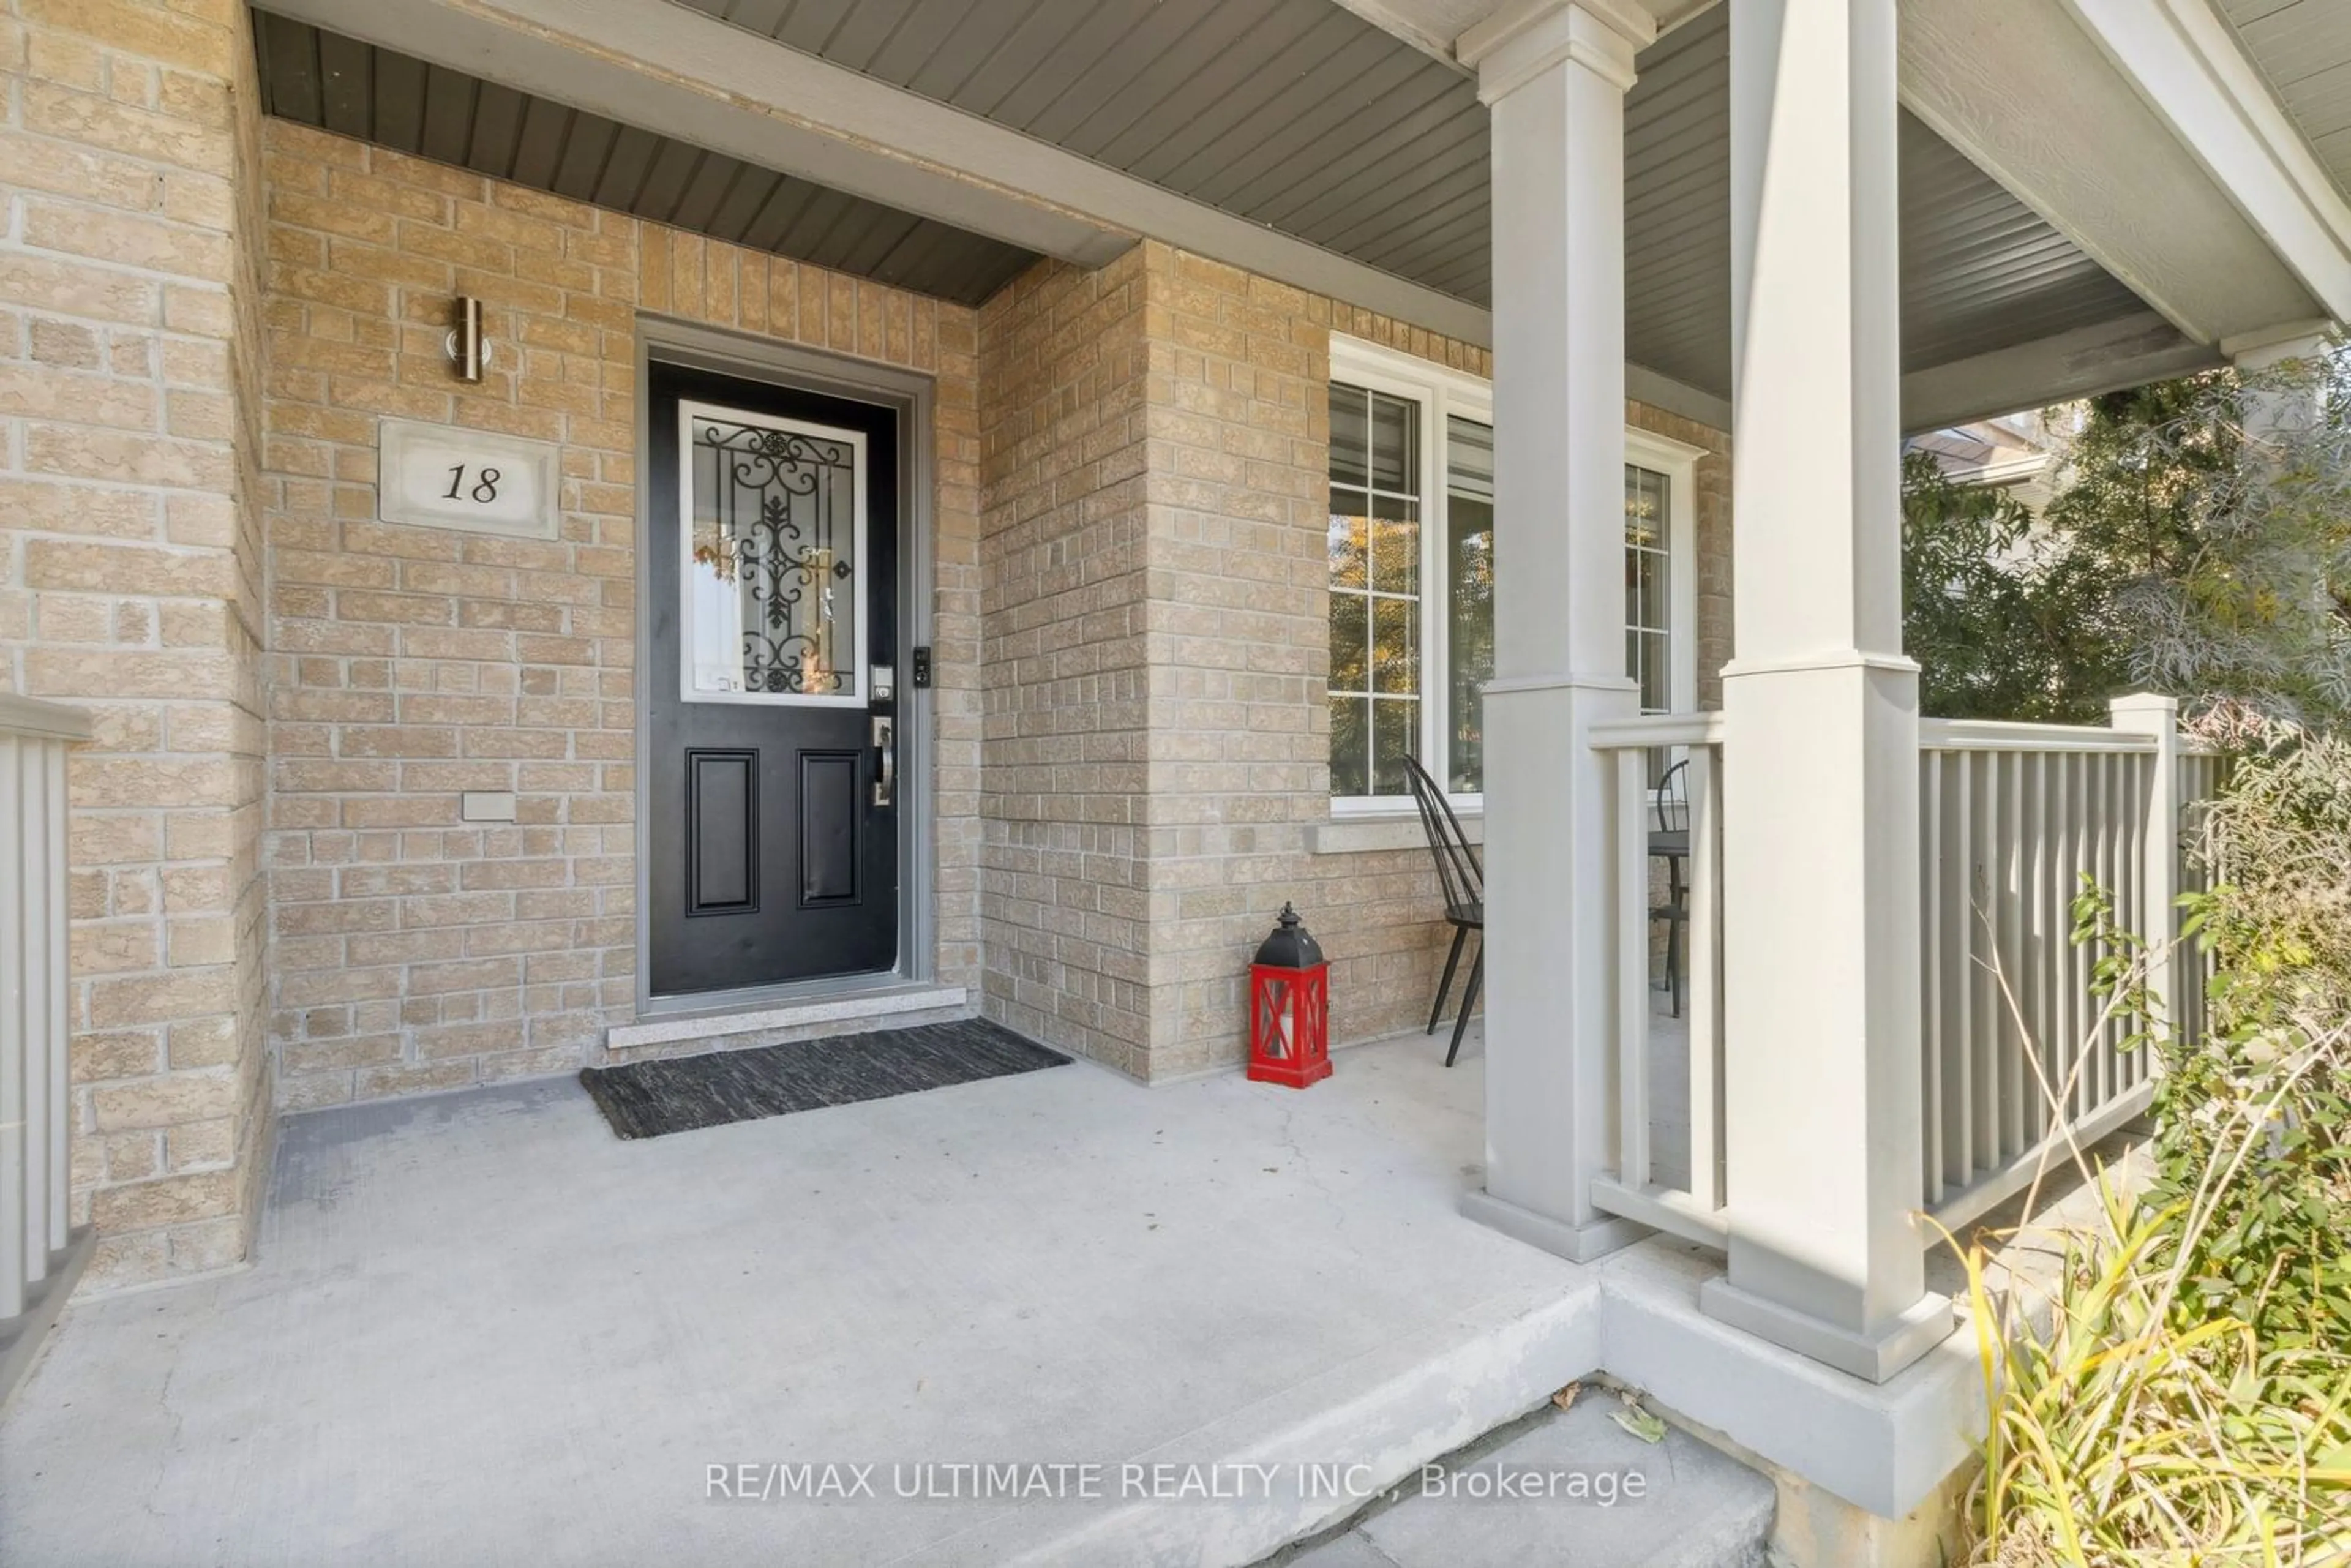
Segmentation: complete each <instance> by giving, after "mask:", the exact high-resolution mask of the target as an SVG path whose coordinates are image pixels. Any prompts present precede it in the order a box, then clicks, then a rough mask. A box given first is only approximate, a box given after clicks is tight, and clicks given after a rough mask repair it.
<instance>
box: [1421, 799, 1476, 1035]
mask: <svg viewBox="0 0 2351 1568" xmlns="http://www.w3.org/2000/svg"><path fill="white" fill-rule="evenodd" d="M1404 767H1405V778H1406V779H1409V780H1410V781H1411V784H1412V800H1413V804H1414V805H1416V806H1417V807H1419V808H1420V826H1421V831H1423V832H1425V833H1426V834H1427V835H1428V852H1429V856H1430V858H1431V859H1433V860H1435V861H1436V862H1437V888H1438V890H1439V891H1440V892H1442V893H1443V894H1444V895H1445V918H1446V919H1447V921H1449V922H1451V923H1452V925H1453V951H1451V952H1450V953H1447V955H1446V956H1445V978H1444V979H1442V980H1440V981H1438V982H1437V1005H1436V1006H1435V1007H1432V1008H1430V1009H1428V1031H1427V1032H1429V1033H1430V1034H1435V1033H1436V1032H1437V1019H1440V1018H1442V1017H1444V1016H1445V998H1446V995H1447V992H1449V991H1451V990H1452V989H1453V974H1454V971H1455V969H1457V968H1458V967H1459V966H1460V963H1461V947H1462V944H1464V943H1466V942H1468V940H1469V933H1471V932H1472V931H1475V932H1477V933H1478V957H1477V961H1476V962H1474V963H1472V964H1471V965H1470V966H1469V984H1468V988H1466V989H1464V990H1463V991H1462V993H1461V1013H1460V1016H1459V1017H1458V1018H1456V1019H1454V1020H1453V1043H1452V1045H1451V1046H1450V1047H1449V1048H1447V1051H1446V1052H1445V1065H1446V1066H1447V1067H1450V1066H1452V1065H1453V1059H1454V1058H1455V1057H1457V1056H1458V1055H1460V1054H1461V1031H1462V1030H1466V1029H1468V1027H1469V1014H1470V1011H1471V1010H1472V1009H1475V1008H1476V1007H1477V1005H1478V988H1479V985H1480V984H1481V983H1482V982H1483V981H1484V980H1485V978H1486V935H1485V933H1486V873H1485V870H1484V868H1483V867H1481V866H1479V863H1478V852H1477V851H1475V850H1473V849H1471V848H1470V847H1469V841H1468V838H1467V837H1466V836H1464V834H1463V833H1462V831H1461V819H1460V818H1458V817H1457V816H1455V815H1454V814H1453V806H1452V803H1451V802H1450V801H1448V800H1446V798H1445V791H1444V790H1442V789H1438V788H1437V780H1436V779H1431V778H1430V777H1429V776H1428V771H1427V769H1426V768H1423V767H1421V765H1420V764H1419V763H1418V762H1417V761H1416V760H1415V759H1414V758H1409V757H1407V758H1405V759H1404Z"/></svg>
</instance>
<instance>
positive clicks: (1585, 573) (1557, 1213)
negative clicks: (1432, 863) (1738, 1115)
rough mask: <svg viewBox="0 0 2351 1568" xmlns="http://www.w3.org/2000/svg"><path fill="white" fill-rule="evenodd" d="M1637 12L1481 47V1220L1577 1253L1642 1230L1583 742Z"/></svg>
mask: <svg viewBox="0 0 2351 1568" xmlns="http://www.w3.org/2000/svg"><path fill="white" fill-rule="evenodd" d="M1655 34H1656V26H1655V23H1654V22H1653V21H1652V20H1651V19H1650V17H1649V16H1648V14H1647V13H1646V11H1644V10H1642V9H1641V8H1640V7H1639V6H1637V5H1633V4H1630V3H1629V0H1573V3H1565V4H1554V5H1550V6H1548V7H1547V8H1541V9H1538V10H1533V11H1517V12H1514V13H1512V14H1511V16H1510V19H1509V20H1508V21H1507V22H1505V23H1502V24H1499V25H1492V24H1489V25H1488V26H1481V27H1479V28H1477V29H1474V30H1473V31H1472V32H1470V33H1468V34H1466V35H1464V36H1463V37H1462V39H1461V40H1460V44H1459V46H1458V53H1459V55H1460V57H1461V58H1462V59H1463V60H1464V62H1465V63H1468V64H1472V65H1475V66H1476V67H1477V68H1478V80H1479V97H1480V98H1482V99H1484V100H1485V101H1486V102H1487V103H1488V104H1489V105H1490V106H1491V107H1492V110H1493V123H1492V134H1493V193H1494V345H1495V347H1494V424H1495V475H1494V490H1495V512H1496V515H1497V516H1498V517H1500V518H1501V519H1502V521H1501V522H1500V523H1499V538H1500V540H1501V542H1500V544H1499V547H1498V549H1499V552H1500V553H1499V570H1497V571H1496V572H1495V577H1494V669H1495V678H1494V679H1493V680H1492V681H1491V682H1490V683H1489V685H1487V687H1486V791H1485V793H1486V844H1487V857H1486V933H1485V942H1486V948H1485V951H1486V997H1487V1000H1486V1186H1485V1189H1484V1190H1483V1191H1482V1192H1478V1193H1473V1194H1471V1195H1470V1196H1469V1197H1468V1198H1467V1199H1466V1200H1465V1201H1464V1204H1463V1211H1464V1212H1465V1213H1467V1214H1469V1215H1471V1216H1472V1217H1473V1218H1479V1219H1482V1220H1484V1221H1485V1222H1487V1223H1488V1224H1490V1225H1493V1226H1495V1227H1497V1228H1499V1229H1502V1230H1505V1231H1508V1232H1509V1233H1510V1234H1511V1235H1514V1236H1517V1237H1519V1238H1520V1239H1522V1240H1525V1241H1529V1242H1531V1243H1532V1244H1534V1245H1536V1246H1538V1247H1542V1248H1545V1249H1549V1250H1551V1251H1554V1252H1558V1253H1561V1254H1562V1255H1563V1256H1566V1257H1570V1258H1576V1259H1583V1258H1588V1257H1593V1256H1595V1255H1597V1254H1598V1253H1601V1252H1604V1251H1606V1250H1608V1249H1611V1248H1614V1247H1618V1246H1622V1245H1624V1244H1625V1242H1627V1241H1631V1240H1634V1239H1637V1238H1638V1237H1639V1236H1641V1235H1643V1234H1645V1232H1644V1231H1643V1230H1642V1229H1641V1228H1639V1227H1637V1226H1635V1225H1632V1224H1630V1223H1628V1222H1626V1221H1625V1220H1621V1219H1616V1218H1611V1217H1609V1216H1606V1215H1603V1214H1601V1213H1600V1212H1599V1211H1598V1210H1596V1209H1595V1208H1593V1205H1592V1197H1591V1188H1592V1181H1593V1177H1594V1176H1596V1175H1599V1174H1601V1173H1602V1172H1604V1171H1608V1170H1613V1169H1614V1166H1615V1161H1616V1153H1615V1144H1614V1126H1613V1122H1612V1119H1611V1118H1612V1109H1613V1106H1614V1103H1615V1095H1616V1086H1615V1037H1614V1026H1613V1019H1614V999H1613V998H1614V991H1613V988H1612V977H1611V973H1610V965H1609V944H1608V935H1609V933H1608V930H1607V922H1608V920H1609V917H1610V909H1611V904H1610V899H1609V895H1608V886H1609V883H1608V878H1609V867H1610V862H1611V855H1610V844H1609V841H1608V838H1607V834H1606V831H1605V830H1606V823H1607V800H1608V796H1607V788H1606V783H1607V781H1606V778H1605V775H1604V771H1603V768H1602V767H1601V764H1600V762H1599V760H1598V759H1597V758H1595V757H1594V755H1593V751H1592V748H1591V747H1590V745H1589V743H1588V739H1587V737H1588V735H1589V732H1590V730H1591V728H1592V727H1593V725H1594V724H1597V723H1604V722H1606V721H1609V720H1613V719H1618V718H1625V717H1630V716H1633V715H1634V714H1635V713H1636V712H1637V711H1638V708H1639V697H1638V695H1637V693H1636V692H1635V688H1634V685H1633V682H1632V681H1631V680H1630V679H1628V678H1627V677H1626V675H1625V588H1624V582H1625V89H1627V88H1629V87H1631V86H1632V85H1633V57H1634V53H1635V50H1636V49H1637V48H1639V47H1640V46H1641V45H1642V44H1644V43H1646V42H1647V41H1648V40H1649V39H1650V38H1651V37H1655Z"/></svg>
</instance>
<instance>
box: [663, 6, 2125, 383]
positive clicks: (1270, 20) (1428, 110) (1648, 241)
mask: <svg viewBox="0 0 2351 1568" xmlns="http://www.w3.org/2000/svg"><path fill="white" fill-rule="evenodd" d="M678 3H680V4H684V5H690V6H692V7H693V8H694V9H696V10H699V11H702V12H705V14H707V15H710V16H716V17H717V18H719V19H720V20H722V21H726V22H730V23H732V24H734V25H735V26H740V27H745V28H747V29H749V30H751V31H753V32H756V33H758V34H759V35H760V36H762V37H768V38H772V39H775V40H776V41H778V42H779V43H782V44H784V45H786V46H787V47H791V48H794V49H798V50H800V51H802V52H803V53H806V54H810V55H814V56H816V57H820V58H822V59H824V60H827V61H829V62H831V63H832V64H834V65H838V66H842V67H845V68H849V69H852V70H855V71H859V72H862V73H863V74H865V75H867V76H870V77H872V78H876V79H878V80H880V81H883V82H884V83H887V84H888V85H890V86H893V87H897V88H901V89H905V90H907V91H910V92H914V93H917V94H920V95H922V96H924V97H925V98H929V99H935V101H938V102H940V103H944V104H947V105H949V106H951V107H954V108H956V109H960V110H965V111H966V112H967V113H971V114H975V115H979V116H982V117H984V118H986V119H987V120H993V121H995V122H996V123H998V124H1000V125H1002V126H1004V127H1006V128H1007V129H1009V130H1014V131H1020V132H1021V133H1023V134H1024V135H1028V136H1030V137H1034V138H1037V139H1039V140H1040V141H1049V142H1051V143H1052V144H1054V145H1055V146H1057V147H1059V148H1061V149H1062V150H1063V151H1066V152H1075V153H1077V154H1079V155H1081V156H1082V157H1085V158H1088V159H1091V160H1092V161H1094V162H1099V163H1102V164H1104V165H1107V166H1108V167H1110V168H1113V169H1116V170H1118V171H1120V172H1124V173H1127V174H1131V175H1133V176H1134V177H1136V178H1139V179H1144V180H1148V181H1151V182H1153V183H1156V184H1158V185H1161V186H1164V187H1165V188H1166V189H1169V190H1171V191H1174V192H1175V193H1179V194H1182V195H1185V196H1188V197H1190V198H1192V199H1193V200H1196V201H1199V202H1202V203H1205V204H1208V205H1211V206H1215V207H1218V208H1221V209H1223V210H1224V211H1226V212H1228V213H1231V214H1234V215H1236V216H1238V217H1243V218H1246V219H1249V221H1251V222H1253V223H1258V224H1263V225H1268V226H1270V227H1271V228H1274V229H1277V230H1280V231H1281V232H1283V233H1286V234H1290V235H1294V236H1296V237H1297V238H1300V239H1303V240H1306V241H1308V242H1310V243H1311V244H1314V245H1318V246H1324V247H1326V248H1328V249H1330V250H1332V251H1336V252H1338V253H1339V254H1341V255H1343V256H1348V257H1350V258H1352V259H1353V260H1356V261H1359V262H1363V263H1365V264H1367V265H1369V266H1372V267H1378V268H1380V269H1382V270H1383V271H1386V272H1389V273H1393V274H1395V275H1397V276H1399V277H1404V278H1405V279H1407V280H1409V281H1411V282H1413V283H1416V284H1419V285H1421V286H1423V287H1427V288H1431V289H1435V290H1437V291H1438V292H1440V293H1444V294H1447V295H1450V296H1452V297H1454V298H1458V299H1463V300H1467V301H1469V302H1471V303H1473V304H1477V305H1480V306H1484V305H1487V304H1488V303H1489V298H1490V292H1489V273H1490V270H1491V267H1492V257H1491V252H1490V248H1489V229H1490V226H1491V214H1490V211H1489V187H1488V158H1489V152H1488V139H1487V118H1486V110H1485V109H1484V108H1483V107H1482V106H1481V105H1479V102H1478V98H1477V90H1476V86H1475V84H1474V82H1472V81H1471V80H1470V79H1469V78H1468V77H1467V76H1465V75H1464V74H1462V73H1461V72H1460V71H1459V70H1458V69H1457V68H1451V67H1448V66H1447V65H1445V64H1443V63H1440V62H1439V61H1437V60H1436V59H1433V58H1431V57H1429V55H1428V54H1426V53H1425V52H1424V51H1422V50H1421V49H1417V48H1415V47H1413V46H1412V45H1411V44H1410V43H1408V42H1406V41H1405V40H1404V39H1402V38H1399V37H1395V36H1394V35H1393V34H1390V33H1387V32H1384V31H1382V30H1381V29H1380V28H1378V27H1376V26H1373V25H1372V24H1371V23H1369V22H1367V21H1365V20H1364V18H1363V17H1362V16H1358V15H1356V14H1355V13H1354V12H1353V10H1350V9H1348V8H1346V7H1345V6H1343V5H1339V4H1333V3H1332V0H678ZM1625 112H1626V122H1625V185H1626V203H1625V205H1626V211H1625V271H1626V323H1625V325H1626V338H1627V342H1626V348H1627V351H1628V354H1629V357H1630V358H1631V359H1632V360H1633V361H1635V363H1637V364H1640V365H1643V366H1646V367H1648V368H1649V369H1651V370H1654V371H1656V372H1658V373H1659V374H1661V375H1664V376H1667V377H1669V378H1671V379H1672V380H1674V381H1677V382H1684V383H1686V384H1687V385H1689V386H1692V387H1696V388H1698V389H1700V390H1702V391H1704V392H1708V393H1711V394H1713V395H1714V396H1717V397H1721V396H1727V395H1728V393H1729V384H1730V226H1729V200H1730V143H1729V7H1727V6H1717V7H1716V8H1715V9H1714V10H1712V11H1710V12H1708V13H1707V14H1706V15H1704V16H1699V17H1698V18H1697V19H1696V20H1694V21H1692V22H1690V23H1689V24H1688V25H1687V26H1681V27H1677V28H1676V29H1674V30H1673V31H1671V32H1668V33H1667V34H1666V35H1665V36H1664V37H1661V38H1659V39H1658V40H1657V42H1656V44H1654V45H1652V46H1651V47H1649V48H1648V49H1646V50H1645V51H1644V52H1643V54H1642V56H1641V58H1640V80H1639V81H1638V83H1636V84H1635V87H1634V89H1633V91H1632V95H1631V98H1630V99H1629V100H1628V102H1627V105H1626V111H1625ZM1901 151H1902V178H1903V275H1902V283H1903V329H1904V356H1903V357H1904V367H1905V369H1906V370H1912V371H1915V370H1918V369H1922V368H1926V367H1928V366H1932V365H1937V364H1942V363H1946V362H1949V361H1959V360H1975V359H1979V358H1980V357H1981V356H1983V355H1985V354H1989V353H1993V352H1996V351H1998V350H2003V349H2008V348H2011V347H2013V346H2015V345H2018V344H2021V343H2025V342H2030V341H2032V340H2035V339H2040V338H2045V337H2050V336H2053V335H2055V334H2058V333H2063V332H2066V331H2070V330H2074V329H2079V328H2084V327H2089V326H2095V325H2099V324H2102V323H2105V322H2109V321H2113V320H2116V319H2120V318H2123V317H2127V316H2130V315H2133V314H2135V313H2137V311H2139V310H2141V309H2142V308H2144V307H2143V305H2142V304H2141V302H2140V301H2139V300H2138V299H2137V297H2136V296H2134V295H2133V294H2132V293H2131V292H2130V291H2129V290H2128V289H2127V288H2126V287H2124V286H2123V285H2122V284H2121V283H2119V282H2117V281H2116V279H2115V278H2113V277H2111V276H2109V275H2108V274H2107V273H2105V271H2103V270H2102V269H2101V268H2100V267H2098V266H2097V265H2096V264H2095V262H2093V261H2091V260H2090V259H2089V258H2088V257H2087V256H2084V255H2083V254H2082V253H2081V251H2079V250H2078V249H2076V248H2075V247H2074V246H2073V245H2072V244H2071V243H2070V242H2069V241H2067V240H2066V239H2065V238H2064V236H2063V235H2060V234H2058V233H2057V231H2056V230H2055V229H2053V228H2052V227H2050V226H2049V225H2047V224H2046V223H2044V222H2043V221H2042V220H2041V219H2040V218H2039V217H2038V216H2036V215H2035V214H2033V213H2032V210H2031V209H2029V208H2028V207H2026V206H2025V205H2024V204H2022V203H2021V202H2018V201H2017V200H2015V199H2014V198H2013V197H2011V196H2010V195H2009V194H2007V193H2006V192H2005V191H2003V190H2002V189H2001V186H2000V185H1999V184H1998V183H1995V182H1994V181H1993V180H1992V179H1991V176H1989V175H1987V174H1985V173H1983V172H1981V171H1980V170H1979V169H1977V168H1976V167H1975V165H1974V164H1972V163H1970V162H1968V161H1967V160H1966V159H1965V158H1964V157H1962V156H1961V155H1960V154H1959V153H1958V152H1955V151H1954V150H1953V149H1952V148H1951V147H1950V146H1949V144H1948V143H1946V142H1944V141H1941V140H1940V139H1939V138H1938V137H1937V136H1936V135H1935V134H1934V133H1933V132H1932V131H1928V129H1927V128H1926V127H1925V126H1924V125H1923V124H1921V123H1919V122H1918V121H1917V120H1914V119H1912V118H1911V117H1910V116H1908V115H1907V114H1906V115H1905V116H1904V117H1903V125H1902V149H1901ZM1165 237H1168V238H1173V239H1177V240H1178V241H1179V243H1180V238H1181V236H1178V235H1169V236H1165Z"/></svg>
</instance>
